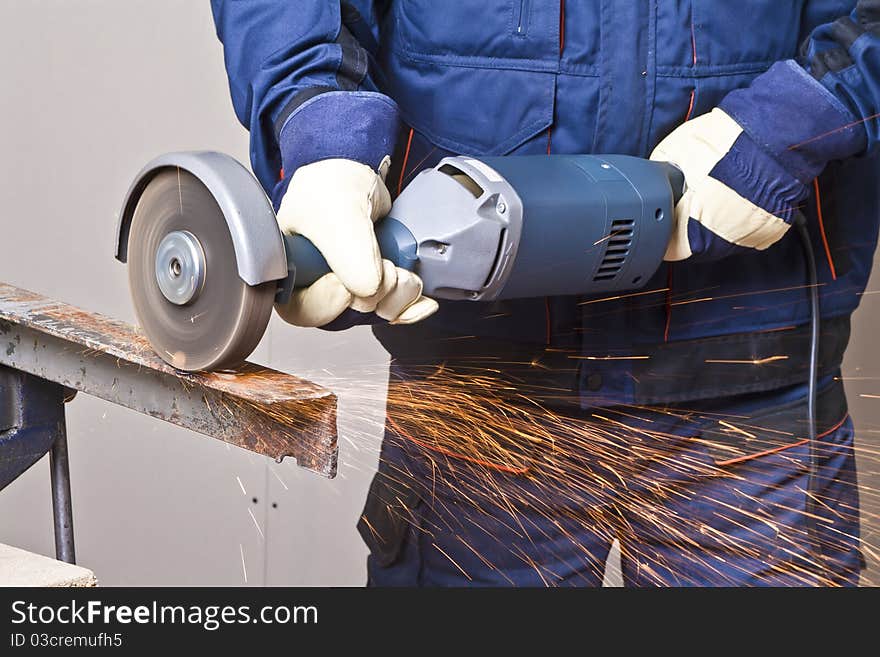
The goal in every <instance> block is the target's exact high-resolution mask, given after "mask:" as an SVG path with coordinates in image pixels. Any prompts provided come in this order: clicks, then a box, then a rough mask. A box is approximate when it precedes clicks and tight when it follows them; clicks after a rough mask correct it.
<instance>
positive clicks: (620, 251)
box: [593, 219, 635, 281]
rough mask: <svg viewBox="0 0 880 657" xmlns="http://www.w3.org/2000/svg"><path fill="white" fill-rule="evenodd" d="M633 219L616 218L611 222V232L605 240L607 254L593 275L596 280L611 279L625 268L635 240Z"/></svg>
mask: <svg viewBox="0 0 880 657" xmlns="http://www.w3.org/2000/svg"><path fill="white" fill-rule="evenodd" d="M634 225H635V221H633V220H632V219H615V220H614V221H612V222H611V232H610V233H609V236H608V239H607V240H605V255H604V256H603V257H602V262H601V263H600V264H599V268H598V269H597V270H596V274H595V275H594V276H593V280H594V281H607V280H611V279H612V278H614V277H615V276H617V274H618V273H619V272H620V270H621V269H623V265H624V263H625V262H626V258H627V256H629V249H630V247H631V246H632V241H633V226H634Z"/></svg>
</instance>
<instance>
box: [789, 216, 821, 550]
mask: <svg viewBox="0 0 880 657" xmlns="http://www.w3.org/2000/svg"><path fill="white" fill-rule="evenodd" d="M794 225H795V228H796V229H797V232H798V235H799V236H800V238H801V247H802V248H803V252H804V262H805V263H806V265H807V280H808V284H809V291H808V294H809V299H810V362H809V375H808V376H809V380H808V383H807V439H808V445H809V469H808V472H807V504H806V513H807V525H808V527H810V529H811V531H810V533H811V535H812V540H813V541H814V546H813V547H814V549H815V551H816V552H817V555H816V556H817V557H818V558H819V563H822V559H821V550H820V543H819V537H818V535H817V533H816V532H817V530H816V521H815V515H816V513H815V510H816V500H817V499H818V495H819V490H818V481H819V454H818V451H819V445H818V442H819V440H818V436H817V430H816V398H817V390H816V388H817V386H818V385H819V322H820V319H821V317H820V314H819V277H818V274H817V273H816V254H815V252H814V251H813V242H812V240H811V239H810V233H809V231H808V230H807V220H806V217H805V216H804V215H803V214H802V213H800V212H799V213H797V215H796V216H795V220H794Z"/></svg>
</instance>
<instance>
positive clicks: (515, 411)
mask: <svg viewBox="0 0 880 657" xmlns="http://www.w3.org/2000/svg"><path fill="white" fill-rule="evenodd" d="M796 289H803V290H805V289H806V286H798V287H790V288H778V289H772V290H767V291H766V292H768V293H769V292H774V291H779V292H781V291H788V290H796ZM659 292H663V293H665V292H667V290H666V289H662V290H651V291H648V292H644V293H637V294H640V295H645V296H646V297H647V295H649V294H657V293H659ZM713 292H714V290H711V291H710V290H708V289H707V290H692V291H691V292H690V294H691V295H693V296H699V297H700V298H699V299H681V298H679V299H674V300H673V302H672V305H673V306H674V305H675V304H676V303H678V304H685V303H697V302H700V301H703V300H708V299H725V298H733V297H742V296H745V295H741V294H731V295H719V296H715V297H712V296H707V294H711V293H713ZM627 296H629V295H620V299H624V300H625V299H626V297H627ZM659 296H660V297H662V296H665V294H660V295H659ZM620 299H612V298H609V299H608V301H611V302H612V303H609V304H608V305H607V308H608V309H609V310H607V311H606V309H605V308H602V310H603V313H606V314H613V313H615V312H623V311H621V310H620V309H619V308H617V306H618V304H615V303H613V301H619V300H620ZM599 301H603V299H599V300H594V302H595V303H598V302H599ZM642 301H643V303H644V304H645V305H647V306H649V307H653V300H651V299H650V297H647V298H643V300H642ZM625 303H626V301H624V302H623V303H622V304H619V305H620V306H621V307H623V305H625ZM664 303H665V301H664V300H663V299H662V298H661V299H658V300H657V304H656V306H658V307H662V306H663V305H664ZM594 308H597V309H598V308H599V307H598V306H594ZM737 308H740V309H739V310H733V309H731V310H729V311H728V312H736V313H760V312H764V308H763V307H758V306H754V307H749V306H737ZM716 319H717V318H713V320H716ZM791 328H793V327H783V328H780V329H779V330H789V329H791ZM584 330H591V329H590V327H586V328H585V329H584ZM475 339H476V336H473V335H467V336H455V337H453V338H446V339H442V340H439V343H440V345H441V347H440V348H441V349H442V348H444V347H443V346H442V345H443V344H445V343H448V342H449V341H455V340H463V341H468V340H475ZM794 357H795V356H794V355H791V356H789V355H775V356H769V357H766V358H744V359H742V360H738V359H727V358H719V359H707V361H706V362H709V363H731V364H742V365H751V366H756V367H760V366H761V365H764V364H767V363H773V362H777V361H783V360H785V359H787V358H794ZM593 360H624V361H626V360H635V361H642V362H645V361H649V357H647V356H638V355H636V356H628V355H614V356H585V355H583V353H581V352H580V351H578V350H576V349H575V350H568V349H565V348H563V347H558V346H553V347H547V348H545V349H541V350H539V351H538V352H537V353H535V354H529V355H528V356H522V357H520V358H519V359H517V358H515V357H512V356H504V355H494V356H489V355H487V356H481V355H479V354H476V355H473V356H466V357H461V358H460V359H458V360H457V361H455V362H454V364H452V363H445V364H444V365H439V366H438V365H436V364H431V365H427V364H425V365H422V366H417V365H414V364H412V363H408V364H407V365H406V367H405V368H404V367H403V365H400V367H401V368H403V369H404V370H405V371H406V376H404V377H401V376H398V375H397V374H396V373H397V372H398V371H399V370H398V369H397V368H395V369H393V370H392V377H391V380H390V382H389V381H388V378H387V363H384V362H382V363H370V362H362V363H360V364H358V365H352V364H351V363H348V364H347V365H346V367H345V368H344V370H341V371H338V372H334V371H333V368H326V369H321V370H318V371H315V372H308V371H301V372H298V374H300V375H301V376H304V377H305V378H309V379H313V380H317V381H320V382H321V383H322V384H324V385H326V386H327V387H330V388H332V389H334V390H335V391H336V392H337V394H339V395H340V398H341V399H343V400H344V402H345V404H344V405H345V410H346V413H345V416H344V417H345V422H344V423H343V424H342V425H340V445H342V451H341V453H340V459H341V461H342V462H343V464H344V466H345V468H346V470H348V471H349V472H350V471H361V472H363V473H365V474H366V473H370V472H371V471H372V470H373V469H374V468H375V463H376V459H377V458H380V464H381V468H382V470H383V472H384V473H385V475H386V478H387V479H388V480H389V482H390V484H389V485H390V486H391V489H392V490H393V493H392V496H391V498H389V499H387V500H386V504H387V510H388V512H389V513H390V514H391V515H392V517H393V518H394V519H395V520H396V521H397V523H404V524H408V525H411V526H413V528H414V529H415V531H416V532H417V533H418V534H419V535H423V536H424V541H425V542H424V545H426V546H428V549H429V550H431V551H433V552H435V555H434V557H432V558H437V559H440V560H445V561H446V562H448V564H449V565H448V568H449V570H450V572H454V573H457V574H459V575H460V576H461V577H462V579H463V581H466V580H467V579H468V578H478V573H477V572H474V568H475V567H477V568H485V569H488V570H490V571H493V572H494V573H495V574H496V575H497V576H498V577H499V578H500V579H501V580H504V581H508V582H512V581H513V580H512V578H511V576H512V575H513V571H514V570H522V569H531V570H532V571H533V572H534V574H535V577H536V579H537V581H539V582H543V583H545V584H546V585H549V586H552V585H555V584H557V583H560V582H561V581H562V578H563V577H565V576H568V577H569V578H571V577H572V575H571V573H572V572H574V573H579V572H580V573H584V572H595V571H597V570H598V571H600V572H601V569H602V568H603V567H604V558H605V557H604V553H602V549H601V548H596V549H594V547H593V546H592V545H590V544H584V543H583V541H582V540H581V538H580V537H581V536H587V535H592V536H600V537H603V538H606V539H607V542H608V544H610V542H611V541H612V540H614V539H620V540H621V544H622V545H623V546H624V550H623V552H624V555H625V558H626V559H627V560H628V563H629V564H631V566H632V567H633V568H638V570H639V573H640V575H641V577H642V578H643V580H644V581H648V582H655V583H658V584H660V583H663V582H664V581H666V580H664V578H668V577H669V574H668V573H670V572H671V573H673V577H675V578H676V580H677V581H679V582H681V583H689V582H692V581H697V582H698V583H712V584H718V585H725V584H728V585H729V584H734V583H738V582H739V581H741V580H742V578H743V577H744V576H746V575H748V576H750V577H751V581H754V582H756V583H760V582H762V581H764V582H767V583H776V582H779V581H784V582H786V583H794V584H825V585H835V584H837V583H838V581H837V579H836V578H835V577H834V576H833V574H831V573H828V572H827V571H826V570H825V566H824V562H823V561H822V559H821V558H819V557H817V555H819V554H822V553H823V551H824V552H827V549H826V548H831V549H834V548H835V547H836V546H837V543H836V542H838V541H840V542H845V541H846V540H850V541H852V542H855V541H856V540H857V539H856V537H847V536H846V531H847V528H846V522H845V521H846V520H847V519H848V518H849V519H851V518H853V517H854V516H856V515H857V514H858V513H859V509H858V508H857V507H856V506H854V505H850V502H849V501H847V500H846V499H837V498H834V497H831V498H829V499H824V498H823V496H822V495H821V494H820V495H818V496H817V497H816V499H815V505H814V507H813V508H814V514H815V515H818V516H821V517H820V519H819V520H815V519H813V520H811V519H810V518H808V517H807V516H808V511H806V510H805V509H804V506H803V499H804V495H805V494H804V493H803V492H801V493H800V494H799V497H798V496H795V497H790V496H789V495H790V493H789V491H795V490H796V489H795V486H799V487H800V488H801V489H804V488H805V486H806V479H805V477H804V478H803V479H802V480H801V481H800V482H793V481H790V480H789V481H788V488H787V489H786V490H785V491H784V492H783V491H780V492H779V494H778V495H777V494H775V491H774V490H773V489H772V487H770V485H769V484H767V485H766V486H765V488H763V489H762V488H761V487H760V486H759V485H757V484H758V483H760V478H761V477H762V476H763V475H764V474H765V473H766V468H767V464H768V463H771V462H772V465H773V467H782V466H784V465H785V464H790V465H791V466H792V468H795V469H796V470H795V471H797V472H803V468H804V461H805V449H804V445H805V444H806V440H805V434H806V422H805V420H804V421H802V422H794V423H793V424H790V425H784V426H774V425H768V424H767V423H766V422H765V421H764V420H763V419H762V418H761V417H759V416H756V417H751V416H750V414H748V413H744V412H740V413H725V412H722V411H723V409H719V408H708V407H694V408H690V407H688V405H686V404H677V405H670V406H645V405H642V406H638V405H628V406H623V405H619V406H613V407H610V408H609V407H602V408H595V409H593V411H595V412H593V411H589V412H584V411H583V410H581V409H580V407H579V405H578V402H577V399H576V398H574V399H573V393H572V390H571V389H570V388H569V387H566V386H561V385H559V384H557V383H555V382H554V379H553V376H554V374H556V373H559V372H560V371H561V369H564V368H566V367H570V368H571V370H572V371H575V370H576V368H577V367H578V365H579V363H580V362H583V361H593ZM566 363H568V364H566ZM719 369H720V370H722V371H723V370H725V368H719ZM643 371H644V373H645V376H651V371H650V362H647V363H646V366H645V368H644V370H643ZM863 374H865V376H859V377H842V378H844V379H846V381H847V385H848V386H849V385H850V384H852V385H854V386H855V385H862V386H870V385H871V384H872V383H873V382H874V381H876V380H880V377H871V376H867V375H869V374H871V372H863ZM719 376H723V374H719ZM536 381H539V382H540V383H536ZM719 383H723V380H722V381H719ZM850 393H851V395H853V396H856V395H858V396H859V397H863V398H866V399H880V394H876V393H875V391H873V390H871V389H870V388H862V389H861V390H859V389H855V390H850ZM382 399H386V411H387V416H388V419H387V421H386V418H385V417H383V416H382V415H381V414H380V413H377V412H376V406H377V403H381V400H382ZM206 403H207V401H206ZM235 403H240V404H247V402H240V401H239V402H235ZM235 410H236V408H235V405H234V404H233V406H232V407H231V408H229V409H225V410H224V409H222V408H221V409H219V412H221V413H222V412H226V411H229V412H234V411H235ZM261 410H262V411H263V412H265V413H267V416H268V417H270V418H271V419H272V420H273V421H275V422H279V423H284V424H285V425H286V426H287V427H289V431H290V434H291V436H297V435H299V434H301V433H302V432H307V431H309V430H311V423H312V422H313V421H314V418H313V417H310V416H309V413H310V412H311V411H310V410H309V409H308V408H305V409H303V408H302V407H299V408H297V409H296V410H294V409H291V408H289V407H287V406H285V405H283V404H281V405H277V406H274V407H268V409H267V408H266V407H265V406H264V407H262V408H261ZM316 412H317V411H316ZM825 428H826V429H828V428H829V427H825ZM253 431H254V435H255V436H258V435H259V432H260V428H259V427H254V428H253ZM383 432H385V441H384V442H385V447H386V453H388V454H395V453H398V454H399V453H401V452H403V453H405V454H406V455H407V458H403V459H401V458H399V457H391V458H388V459H387V460H384V461H382V458H383V457H382V456H380V455H379V454H378V450H379V448H380V444H379V436H381V435H382V434H383ZM859 434H860V435H861V438H859V435H857V436H856V445H855V452H856V455H857V457H858V458H859V465H860V472H859V482H860V483H859V493H860V496H861V505H862V511H861V517H862V522H863V525H864V527H865V528H869V529H868V530H865V529H863V535H862V538H861V549H862V551H863V553H864V554H865V555H866V556H867V557H868V558H869V559H876V558H877V557H878V556H880V555H878V553H880V549H878V533H877V531H876V529H870V528H872V527H876V526H877V523H878V522H880V517H878V512H877V509H878V507H880V491H878V490H877V489H875V488H873V487H872V485H871V482H872V480H876V477H877V476H878V470H880V469H878V467H877V464H878V462H880V448H878V446H877V444H876V440H875V439H874V435H875V434H880V428H878V427H872V426H867V427H860V429H859ZM872 440H873V441H874V443H873V444H872V442H871V441H872ZM837 448H838V445H837V444H836V443H835V442H834V441H822V442H820V443H819V445H818V455H819V457H820V459H822V458H828V459H831V458H832V456H834V455H835V454H836V452H833V451H832V450H835V449H837ZM307 456H308V455H307V454H306V455H303V458H307ZM829 462H831V461H830V460H829ZM270 469H272V468H270ZM272 470H273V475H274V476H275V477H276V478H278V479H279V481H280V477H278V474H277V473H276V472H275V471H274V469H272ZM793 476H794V475H793ZM237 479H238V481H239V485H240V486H241V488H242V492H243V493H244V492H245V489H244V486H243V484H242V482H241V480H240V478H237ZM705 482H711V485H709V484H706V483H705ZM281 483H282V485H283V486H284V487H285V489H287V486H286V485H285V484H284V482H283V481H282V482H281ZM695 484H696V486H695ZM410 487H412V488H415V490H416V493H417V496H416V497H408V496H407V495H406V494H405V493H404V492H403V491H405V490H407V488H410ZM695 491H699V495H700V497H699V499H696V498H695V497H694V496H695V494H696V493H695ZM245 494H246V493H245ZM786 498H787V499H786ZM811 513H812V512H811ZM251 516H252V519H253V520H254V524H255V526H256V527H257V529H258V531H260V532H261V534H262V531H261V529H260V527H259V524H258V523H257V522H256V518H255V516H253V512H251ZM798 517H800V518H802V519H805V520H810V521H811V522H814V523H816V524H818V525H819V526H820V527H821V528H822V532H821V533H820V535H819V538H818V540H820V541H822V544H820V545H817V544H816V540H817V539H816V538H814V537H811V536H808V535H807V534H806V533H805V530H804V529H803V526H799V527H795V526H791V525H792V524H797V523H791V519H792V518H798ZM783 519H785V520H784V521H783ZM363 520H364V521H365V524H366V526H367V527H368V528H369V532H370V533H372V534H373V538H374V539H375V540H376V541H377V542H379V543H382V542H385V541H387V540H388V539H389V538H390V537H388V536H384V535H383V534H382V532H383V531H386V529H385V528H386V527H387V524H384V525H380V524H378V523H375V522H373V520H374V519H373V518H366V517H365V518H363ZM785 523H788V526H787V525H786V524H785ZM646 533H647V535H648V539H649V540H645V538H644V537H645V534H646ZM550 539H552V540H550ZM493 543H494V544H493ZM660 545H662V546H666V547H667V548H668V550H667V551H663V550H659V549H658V547H657V546H660ZM431 546H435V547H431ZM435 548H436V549H435ZM596 550H599V552H598V553H594V552H595V551H596ZM771 557H772V558H771ZM242 560H243V552H242ZM475 564H476V565H475ZM551 564H555V565H553V566H552V567H551ZM742 564H748V565H742ZM738 568H739V569H743V570H742V572H737V569H738ZM560 569H563V570H565V572H561V571H560ZM664 573H665V574H664ZM694 573H700V574H699V575H696V574H694ZM574 578H575V579H577V578H578V575H574ZM689 578H693V580H692V579H689ZM569 581H570V580H569Z"/></svg>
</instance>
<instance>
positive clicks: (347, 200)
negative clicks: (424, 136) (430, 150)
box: [276, 157, 438, 328]
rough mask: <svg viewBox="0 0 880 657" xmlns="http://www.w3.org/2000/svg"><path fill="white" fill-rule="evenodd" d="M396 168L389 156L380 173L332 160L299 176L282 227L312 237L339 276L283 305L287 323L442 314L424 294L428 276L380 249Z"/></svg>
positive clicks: (405, 320)
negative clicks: (380, 225)
mask: <svg viewBox="0 0 880 657" xmlns="http://www.w3.org/2000/svg"><path fill="white" fill-rule="evenodd" d="M390 164H391V159H390V157H385V158H384V159H383V160H382V162H381V164H380V165H379V168H378V171H376V170H374V169H373V168H371V167H370V166H368V165H366V164H361V163H360V162H356V161H354V160H349V159H325V160H320V161H317V162H312V163H310V164H306V165H303V166H301V167H299V168H297V169H296V170H295V171H294V172H293V175H292V176H291V179H290V181H289V186H288V187H287V191H286V192H285V193H284V196H283V197H282V200H281V205H280V207H279V209H278V213H277V217H278V224H279V226H280V228H281V231H282V232H283V233H285V234H287V235H302V236H304V237H306V238H308V239H309V240H310V241H311V242H312V244H314V245H315V247H316V248H317V249H318V250H319V251H320V252H321V254H322V255H323V256H324V258H325V259H326V260H327V264H328V265H329V266H330V269H331V270H332V271H331V272H330V273H328V274H325V275H324V276H322V277H321V278H319V279H318V280H317V281H315V282H314V283H312V285H310V286H308V287H306V288H302V289H298V290H294V292H293V294H292V295H291V297H290V301H288V302H287V303H286V304H284V305H278V306H277V307H276V310H277V311H278V314H279V315H281V317H282V318H283V319H284V320H285V321H287V322H289V323H291V324H295V325H297V326H325V325H328V324H330V323H331V322H333V321H334V320H336V319H337V318H339V317H340V316H341V315H343V313H345V312H346V310H349V314H352V311H353V313H360V315H355V319H352V318H348V320H347V321H346V322H345V326H350V325H354V324H362V323H370V319H371V318H374V317H378V318H380V319H382V320H386V321H388V322H391V323H392V324H412V323H414V322H418V321H420V320H422V319H425V318H426V317H428V316H429V315H431V314H433V313H434V312H436V310H437V308H438V306H437V302H436V301H434V300H433V299H429V298H427V297H425V296H423V295H422V281H421V279H420V278H419V277H418V276H416V275H415V274H413V273H412V272H410V271H407V270H405V269H401V268H399V267H395V266H394V265H393V264H392V263H391V262H390V261H388V260H383V259H382V257H381V254H380V252H379V245H378V243H377V242H376V235H375V233H374V231H373V223H374V222H375V221H377V220H378V219H381V218H382V217H384V216H385V215H386V214H387V213H388V211H389V210H390V209H391V196H390V194H389V192H388V188H387V187H386V186H385V176H386V175H387V173H388V168H389V166H390ZM371 313H374V314H375V315H371ZM331 328H333V327H331ZM342 328H344V327H342Z"/></svg>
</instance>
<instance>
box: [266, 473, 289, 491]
mask: <svg viewBox="0 0 880 657" xmlns="http://www.w3.org/2000/svg"><path fill="white" fill-rule="evenodd" d="M269 472H271V473H272V474H273V475H275V478H276V479H277V480H278V483H279V484H281V485H282V486H283V487H284V490H290V489H289V488H288V487H287V484H285V483H284V480H283V479H282V478H281V477H280V476H279V475H278V473H277V472H275V468H269Z"/></svg>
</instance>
